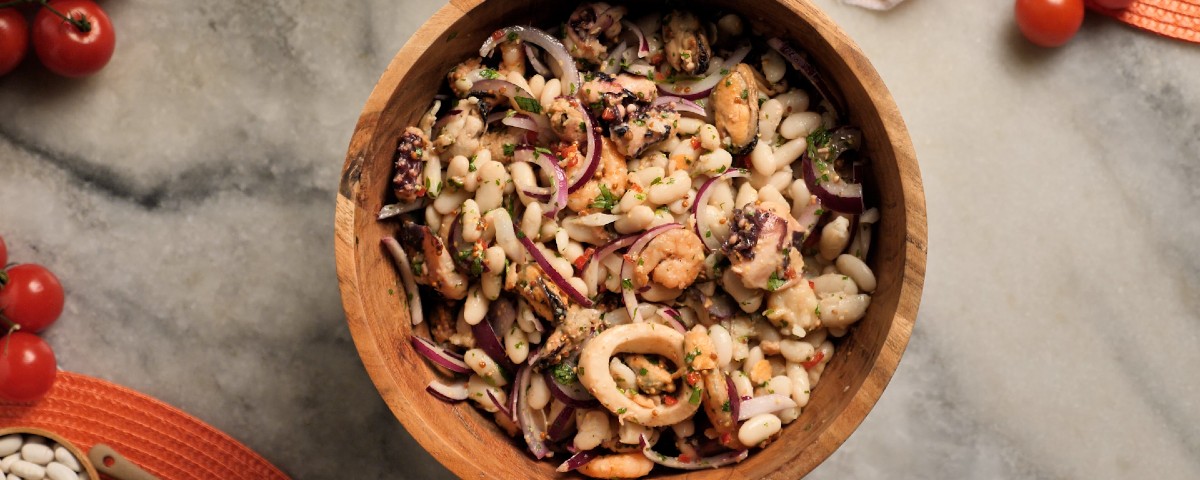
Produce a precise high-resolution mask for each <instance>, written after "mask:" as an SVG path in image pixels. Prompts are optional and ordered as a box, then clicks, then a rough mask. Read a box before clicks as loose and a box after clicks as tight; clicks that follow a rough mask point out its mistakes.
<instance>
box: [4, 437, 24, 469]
mask: <svg viewBox="0 0 1200 480" xmlns="http://www.w3.org/2000/svg"><path fill="white" fill-rule="evenodd" d="M17 438H18V439H19V438H20V437H19V436H18V437H17ZM20 459H21V454H20V453H16V452H14V453H10V454H8V455H7V456H5V457H4V459H3V460H0V473H4V472H8V471H9V469H11V468H12V464H13V462H16V461H17V460H20Z"/></svg>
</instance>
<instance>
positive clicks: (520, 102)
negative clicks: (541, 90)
mask: <svg viewBox="0 0 1200 480" xmlns="http://www.w3.org/2000/svg"><path fill="white" fill-rule="evenodd" d="M513 99H514V100H516V101H517V107H520V108H521V110H524V111H526V112H529V113H542V104H540V103H538V101H537V100H534V99H532V98H528V97H513Z"/></svg>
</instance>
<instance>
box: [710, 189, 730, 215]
mask: <svg viewBox="0 0 1200 480" xmlns="http://www.w3.org/2000/svg"><path fill="white" fill-rule="evenodd" d="M708 188H709V189H711V190H712V193H711V194H709V197H708V204H709V205H715V206H717V207H718V208H720V209H721V211H722V212H723V213H724V214H725V215H729V214H731V213H733V209H734V208H736V206H735V205H734V201H733V185H732V184H731V182H717V183H715V184H713V185H712V186H710V187H708Z"/></svg>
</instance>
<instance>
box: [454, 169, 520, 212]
mask: <svg viewBox="0 0 1200 480" xmlns="http://www.w3.org/2000/svg"><path fill="white" fill-rule="evenodd" d="M476 163H477V164H479V190H477V191H476V192H475V201H476V202H477V203H479V210H480V211H482V212H487V211H490V210H492V209H495V208H500V206H501V205H503V203H504V189H505V187H506V186H507V185H508V183H509V182H510V181H512V180H511V179H510V178H509V176H508V170H506V169H505V168H504V164H502V163H500V162H497V161H494V160H488V161H486V162H478V161H477V162H476ZM439 200H440V199H439Z"/></svg>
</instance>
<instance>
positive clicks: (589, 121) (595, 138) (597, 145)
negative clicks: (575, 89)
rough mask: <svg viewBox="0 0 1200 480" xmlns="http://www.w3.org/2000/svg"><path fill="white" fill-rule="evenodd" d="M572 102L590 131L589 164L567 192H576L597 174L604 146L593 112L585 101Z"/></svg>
mask: <svg viewBox="0 0 1200 480" xmlns="http://www.w3.org/2000/svg"><path fill="white" fill-rule="evenodd" d="M570 103H571V106H572V107H575V109H576V110H579V113H581V114H583V123H584V128H586V129H587V132H588V136H587V147H586V149H585V152H584V157H583V158H584V161H585V162H587V165H586V166H585V167H584V169H583V173H581V174H580V175H579V178H577V179H575V180H574V181H572V182H571V187H570V188H568V189H567V193H575V191H576V190H579V189H580V188H581V187H583V186H584V184H586V183H587V182H588V181H589V180H591V179H592V177H595V176H596V170H597V169H598V168H599V167H600V150H601V148H602V147H603V143H601V142H602V140H601V138H600V129H598V128H596V120H595V119H593V118H592V113H591V112H589V111H588V109H587V108H584V106H583V102H580V101H577V100H572V101H571V102H570ZM564 203H565V202H564Z"/></svg>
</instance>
